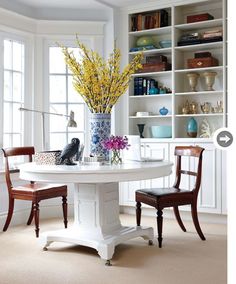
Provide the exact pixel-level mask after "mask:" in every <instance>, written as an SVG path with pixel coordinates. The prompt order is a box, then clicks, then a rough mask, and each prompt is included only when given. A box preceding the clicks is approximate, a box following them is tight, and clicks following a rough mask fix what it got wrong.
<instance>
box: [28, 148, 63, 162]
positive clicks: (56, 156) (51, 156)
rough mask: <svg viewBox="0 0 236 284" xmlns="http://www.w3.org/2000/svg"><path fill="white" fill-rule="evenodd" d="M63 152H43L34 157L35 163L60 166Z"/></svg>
mask: <svg viewBox="0 0 236 284" xmlns="http://www.w3.org/2000/svg"><path fill="white" fill-rule="evenodd" d="M60 155H61V151H60V150H57V151H43V152H37V153H35V155H34V161H35V163H36V164H37V165H59V164H60V163H59V161H60Z"/></svg>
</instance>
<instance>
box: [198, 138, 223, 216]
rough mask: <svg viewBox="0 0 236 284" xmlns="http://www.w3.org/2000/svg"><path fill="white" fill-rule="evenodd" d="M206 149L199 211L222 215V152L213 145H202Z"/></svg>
mask: <svg viewBox="0 0 236 284" xmlns="http://www.w3.org/2000/svg"><path fill="white" fill-rule="evenodd" d="M198 145H199V146H200V147H203V148H205V151H204V152H203V160H202V183H201V189H200V192H199V200H198V206H199V211H201V212H208V213H221V182H222V171H221V161H222V159H221V151H220V150H218V149H216V148H215V146H214V145H213V143H201V144H198Z"/></svg>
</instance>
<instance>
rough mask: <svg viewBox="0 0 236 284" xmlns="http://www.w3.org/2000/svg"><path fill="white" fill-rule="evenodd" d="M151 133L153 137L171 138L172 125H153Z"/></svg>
mask: <svg viewBox="0 0 236 284" xmlns="http://www.w3.org/2000/svg"><path fill="white" fill-rule="evenodd" d="M151 135H152V137H153V138H171V137H172V127H171V126H169V125H156V126H151Z"/></svg>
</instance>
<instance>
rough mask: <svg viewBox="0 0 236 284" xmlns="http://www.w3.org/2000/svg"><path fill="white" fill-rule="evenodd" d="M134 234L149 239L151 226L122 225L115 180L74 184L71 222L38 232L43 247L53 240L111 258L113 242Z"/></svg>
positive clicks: (151, 236) (117, 242)
mask: <svg viewBox="0 0 236 284" xmlns="http://www.w3.org/2000/svg"><path fill="white" fill-rule="evenodd" d="M69 226H70V225H69ZM136 237H143V238H144V239H146V240H150V241H152V240H153V237H154V233H153V228H151V227H140V226H133V227H126V226H121V223H120V219H119V189H118V183H98V184H75V190H74V225H73V226H72V227H71V228H68V229H63V230H59V231H54V232H47V233H43V234H41V235H40V243H41V244H42V245H43V247H44V248H45V249H46V248H47V247H48V246H49V245H50V244H51V243H52V242H68V243H73V244H77V245H83V246H88V247H92V248H94V249H96V250H97V251H98V254H99V255H100V257H101V258H102V259H104V260H110V259H111V258H112V256H113V254H114V250H115V246H116V245H118V244H120V243H122V242H124V241H126V240H129V239H132V238H136Z"/></svg>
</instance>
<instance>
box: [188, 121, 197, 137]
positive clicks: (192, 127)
mask: <svg viewBox="0 0 236 284" xmlns="http://www.w3.org/2000/svg"><path fill="white" fill-rule="evenodd" d="M187 134H188V136H189V137H191V138H195V137H197V121H196V120H195V119H194V118H193V117H191V118H190V119H189V120H188V124H187Z"/></svg>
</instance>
